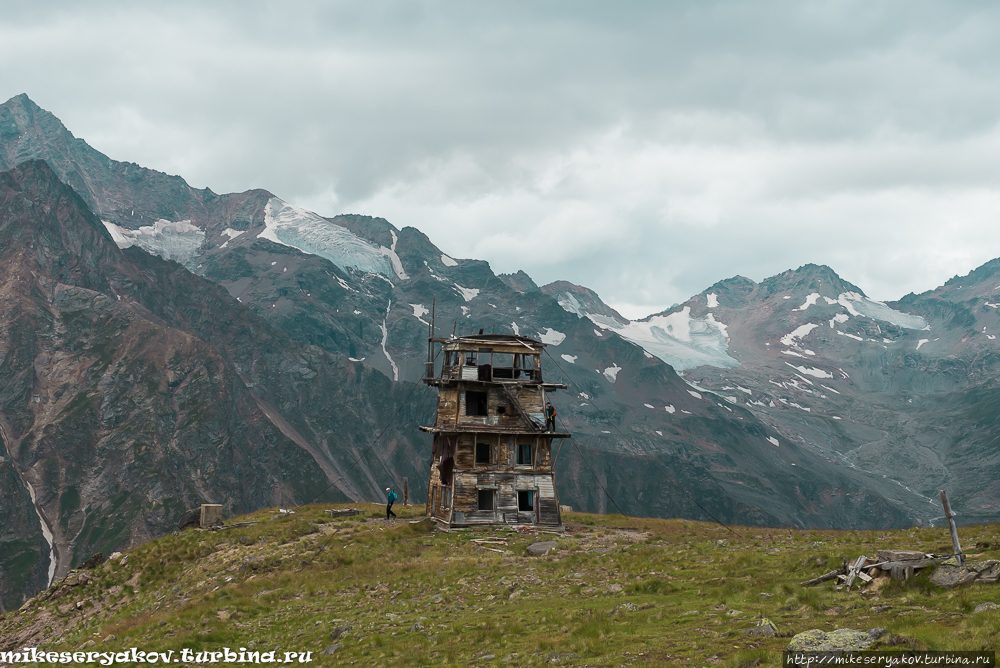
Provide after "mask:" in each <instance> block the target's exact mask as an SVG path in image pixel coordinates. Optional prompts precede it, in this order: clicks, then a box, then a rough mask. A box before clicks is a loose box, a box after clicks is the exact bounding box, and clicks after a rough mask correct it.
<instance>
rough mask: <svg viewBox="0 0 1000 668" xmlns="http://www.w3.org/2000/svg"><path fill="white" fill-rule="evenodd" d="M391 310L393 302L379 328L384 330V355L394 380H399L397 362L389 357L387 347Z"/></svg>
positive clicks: (390, 303)
mask: <svg viewBox="0 0 1000 668" xmlns="http://www.w3.org/2000/svg"><path fill="white" fill-rule="evenodd" d="M391 308H392V302H391V301H390V302H389V305H388V306H386V307H385V318H382V324H381V325H379V328H380V329H381V330H382V353H383V354H384V355H385V358H386V359H387V360H389V366H391V367H392V379H393V380H399V367H397V366H396V362H395V360H393V359H392V356H391V355H389V351H388V350H387V349H386V347H385V344H386V342H387V341H388V340H389V328H388V327H386V325H385V321H386V319H387V318H388V317H389V309H391Z"/></svg>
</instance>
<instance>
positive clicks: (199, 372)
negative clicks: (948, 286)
mask: <svg viewBox="0 0 1000 668" xmlns="http://www.w3.org/2000/svg"><path fill="white" fill-rule="evenodd" d="M0 266H2V267H3V269H4V271H3V273H2V274H0V314H2V316H0V440H2V442H3V450H2V451H0V452H2V453H3V457H4V460H3V463H0V476H2V477H3V478H4V484H3V485H2V487H0V504H2V505H0V512H2V513H3V514H4V515H5V516H8V517H10V518H11V520H12V521H10V522H8V523H7V525H6V527H7V528H6V529H5V533H4V534H3V537H2V539H0V540H2V541H3V543H2V549H0V554H2V555H3V559H4V561H3V562H2V567H3V569H4V575H5V577H3V578H2V579H0V601H2V602H3V605H4V607H5V608H6V609H10V608H12V607H17V606H19V605H20V601H21V599H22V597H23V596H24V595H25V594H31V593H32V592H34V591H37V590H38V589H39V588H42V587H44V586H45V585H46V584H47V583H48V581H49V579H50V577H51V575H54V576H55V577H59V576H61V575H63V574H64V573H66V572H67V571H68V570H69V569H70V567H71V566H72V565H75V564H77V563H80V562H82V561H83V560H84V559H86V558H87V557H88V556H89V555H91V554H93V553H94V552H95V551H102V552H111V551H113V550H114V548H115V547H126V546H128V545H131V544H134V543H136V542H140V541H144V540H147V539H149V538H150V537H152V536H154V535H157V534H161V533H163V532H165V531H168V530H172V529H173V528H174V527H175V526H176V524H177V521H178V519H179V518H180V515H181V514H182V512H183V510H184V509H185V508H188V507H191V506H194V505H198V504H200V503H202V502H213V503H221V504H223V505H224V506H225V508H226V511H227V512H232V513H238V512H245V511H248V510H251V509H254V508H259V507H261V506H266V505H271V504H279V503H280V504H289V503H291V504H294V503H301V502H307V501H309V500H311V499H312V498H314V497H316V496H320V497H322V498H329V499H340V500H343V499H347V498H360V497H362V496H363V495H364V494H365V493H366V491H365V490H368V489H374V488H377V486H378V484H379V483H380V482H381V480H380V481H379V483H372V477H371V476H372V472H371V471H368V470H365V469H360V468H356V467H355V468H353V469H351V468H350V467H349V463H350V461H351V459H350V458H351V456H352V455H353V454H355V453H357V452H358V450H359V449H360V448H362V447H363V446H364V444H365V443H367V442H368V441H369V440H370V435H371V434H372V433H377V430H379V427H380V426H383V428H384V426H387V424H388V421H389V418H390V417H391V416H392V415H393V413H394V412H396V411H397V410H398V407H397V405H396V403H395V402H396V401H397V399H396V398H395V396H394V395H398V394H399V393H397V392H394V391H393V390H392V389H390V388H389V387H388V386H389V383H388V381H387V380H386V379H385V378H384V376H382V375H381V374H377V373H375V372H372V371H371V370H367V369H364V368H362V367H360V366H359V365H354V364H351V363H349V362H346V361H343V360H342V359H340V358H331V357H330V355H329V354H328V353H325V352H324V351H322V350H320V349H317V348H313V347H310V346H307V345H301V344H296V343H295V342H293V341H291V340H290V339H288V338H287V337H286V336H285V335H283V334H281V333H280V332H278V331H277V330H274V329H273V328H272V327H271V326H270V325H268V324H267V323H266V322H264V321H263V320H261V319H260V318H258V317H257V316H255V315H253V314H252V313H250V312H249V311H248V310H247V309H245V308H244V307H242V306H241V305H240V304H239V303H238V302H236V301H235V300H233V299H232V298H231V297H230V296H229V295H228V294H227V293H226V292H225V291H223V290H221V289H220V288H219V287H217V286H215V285H213V284H212V283H210V282H208V281H205V280H204V279H200V278H198V277H196V276H194V275H192V274H191V273H189V272H188V271H187V270H185V269H184V268H182V267H180V266H179V265H177V264H175V263H170V262H164V261H162V260H160V259H158V258H155V257H153V256H150V255H148V254H146V253H144V252H142V251H140V250H138V249H135V248H130V249H127V250H126V251H125V252H123V251H121V250H119V249H118V248H117V247H116V246H115V244H114V243H113V242H112V240H111V237H110V235H109V234H108V233H107V231H106V230H105V229H104V226H103V225H102V224H101V223H100V221H98V220H97V219H96V217H95V216H94V215H93V214H92V213H90V211H89V210H88V209H87V208H86V206H85V204H84V202H83V201H82V200H81V198H80V197H79V196H78V195H77V194H76V193H75V192H74V191H73V190H72V189H70V188H69V187H67V186H65V185H64V184H62V183H60V182H59V180H58V179H57V178H56V175H55V174H54V173H53V172H52V170H51V169H50V168H49V167H48V165H47V164H46V163H44V162H40V161H36V162H28V163H24V164H22V165H21V166H20V167H18V168H15V169H14V170H11V171H9V172H5V173H2V174H0ZM373 374H374V375H373ZM359 386H360V388H363V389H360V391H359ZM400 389H401V390H402V389H405V390H407V391H410V388H409V387H405V386H403V387H402V388H400ZM421 389H422V388H421ZM252 390H253V391H252ZM426 394H427V393H426V391H423V394H422V395H421V396H422V397H426ZM419 404H420V401H417V406H418V408H415V409H414V408H411V415H410V416H409V418H410V419H411V420H412V419H413V418H414V417H416V416H417V415H419V414H420V412H421V411H420V408H419ZM424 407H425V408H426V407H427V405H426V402H425V403H424ZM286 415H287V417H286ZM380 423H381V425H380ZM412 437H413V438H416V439H418V438H419V436H416V434H415V433H414V435H413V436H412ZM400 440H401V441H402V442H401V443H400V447H398V448H397V452H398V453H399V455H400V458H399V459H397V460H396V461H395V464H396V467H397V468H398V469H402V470H405V471H410V472H411V475H412V472H413V471H414V469H415V465H416V464H417V463H418V462H419V456H420V455H419V454H418V452H419V451H421V450H423V447H420V448H417V447H414V443H413V442H411V441H408V440H407V436H403V437H402V438H401V439H400ZM421 445H422V444H421ZM327 488H329V489H327ZM32 494H33V495H34V503H32ZM42 527H44V529H43V528H42ZM43 532H48V533H50V534H51V544H52V548H51V550H50V549H49V548H48V542H47V541H46V540H43V539H42V535H41V533H43ZM53 558H54V563H55V568H54V571H53V573H52V574H51V575H50V573H49V567H50V564H52V563H53Z"/></svg>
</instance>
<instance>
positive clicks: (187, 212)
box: [0, 95, 271, 231]
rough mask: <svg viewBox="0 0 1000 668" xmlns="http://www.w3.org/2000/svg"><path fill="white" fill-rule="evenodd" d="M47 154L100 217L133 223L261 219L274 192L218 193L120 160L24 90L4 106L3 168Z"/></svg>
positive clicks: (241, 225) (237, 223)
mask: <svg viewBox="0 0 1000 668" xmlns="http://www.w3.org/2000/svg"><path fill="white" fill-rule="evenodd" d="M29 160H45V161H46V162H48V163H49V166H50V167H52V169H53V170H54V171H55V173H56V174H58V175H59V178H60V180H62V181H63V182H64V183H66V184H68V185H69V186H71V187H72V188H73V190H75V191H76V192H77V194H79V195H80V196H81V197H82V198H83V200H84V201H85V202H86V203H87V206H88V207H89V208H90V209H91V210H92V211H93V212H94V213H96V214H97V216H98V217H99V218H100V219H101V220H107V221H109V222H112V223H115V224H116V225H120V226H122V227H125V228H128V229H137V228H139V227H141V226H143V225H152V224H154V223H155V222H156V221H158V220H169V221H179V220H190V221H192V222H193V223H194V224H195V225H197V226H199V227H204V228H207V229H209V230H214V229H215V228H217V227H219V225H221V227H220V228H219V230H220V231H221V229H222V228H225V227H230V228H233V229H237V230H245V229H247V228H249V227H251V226H252V225H256V224H260V223H261V221H262V220H263V217H264V206H265V205H266V204H267V201H268V199H270V197H271V194H270V193H268V192H266V191H263V190H250V191H247V192H245V193H238V194H232V195H216V194H215V193H213V192H212V191H211V190H209V189H207V188H206V189H205V190H196V189H194V188H192V187H190V186H189V185H188V184H187V183H186V182H185V181H184V179H182V178H181V177H179V176H170V175H167V174H164V173H163V172H157V171H155V170H152V169H146V168H144V167H140V166H139V165H136V164H134V163H127V162H118V161H117V160H112V159H111V158H109V157H107V156H106V155H104V154H103V153H100V152H99V151H96V150H94V149H93V148H91V147H90V146H89V145H88V144H87V143H86V142H85V141H83V140H82V139H78V138H76V137H74V136H73V134H72V133H71V132H70V131H69V130H67V129H66V127H65V126H64V125H63V124H62V122H60V121H59V119H58V118H56V117H55V116H53V115H52V114H51V113H49V112H48V111H45V110H44V109H42V108H40V107H39V106H38V105H36V104H35V103H34V102H32V101H31V99H29V98H28V96H27V95H18V96H16V97H14V98H11V99H10V100H8V101H7V102H6V103H5V104H3V105H0V170H7V169H11V168H13V167H15V166H16V165H19V164H21V163H23V162H27V161H29Z"/></svg>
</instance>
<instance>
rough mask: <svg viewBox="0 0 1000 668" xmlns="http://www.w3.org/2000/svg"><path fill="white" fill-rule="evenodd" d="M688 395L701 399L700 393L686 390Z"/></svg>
mask: <svg viewBox="0 0 1000 668" xmlns="http://www.w3.org/2000/svg"><path fill="white" fill-rule="evenodd" d="M688 394H690V395H691V396H692V397H694V398H695V399H701V393H699V392H695V391H694V390H688Z"/></svg>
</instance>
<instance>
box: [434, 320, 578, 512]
mask: <svg viewBox="0 0 1000 668" xmlns="http://www.w3.org/2000/svg"><path fill="white" fill-rule="evenodd" d="M435 344H440V345H441V353H442V357H443V361H442V365H441V372H440V375H438V376H435V375H434V366H435V365H434V364H433V362H429V363H428V366H427V374H426V376H427V377H426V378H424V382H425V383H427V384H428V385H432V386H436V387H437V388H438V407H437V419H436V421H435V423H434V424H433V425H431V426H427V427H420V429H421V430H423V431H426V432H429V433H431V434H433V435H434V446H433V450H432V458H431V470H430V484H429V486H428V492H427V514H428V516H430V517H433V518H435V519H436V520H438V521H439V522H441V523H443V524H445V525H447V526H449V527H464V526H471V525H477V524H478V525H484V524H508V525H512V524H517V525H531V526H545V527H560V526H561V525H562V518H561V517H560V514H559V499H558V497H557V496H556V489H555V473H554V471H553V459H554V457H553V452H552V444H553V441H554V439H560V438H568V437H569V436H570V435H569V434H566V433H556V432H555V430H552V431H549V430H547V429H546V413H545V404H546V393H547V392H552V391H554V390H556V389H565V388H566V386H565V385H560V384H557V383H546V382H545V381H543V380H542V367H541V356H542V351H543V350H544V349H545V344H544V343H541V342H539V341H535V340H533V339H529V338H527V337H523V336H511V335H500V334H479V335H478V336H463V337H452V338H448V339H443V338H434V337H433V336H431V337H430V339H429V346H428V348H429V350H428V353H429V355H430V353H432V351H433V347H434V345H435ZM433 358H434V356H433V355H430V356H429V359H433ZM557 426H558V425H557Z"/></svg>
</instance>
